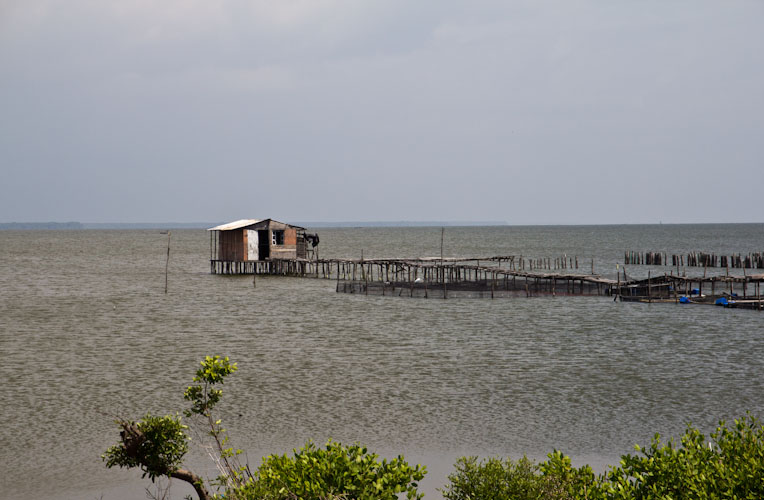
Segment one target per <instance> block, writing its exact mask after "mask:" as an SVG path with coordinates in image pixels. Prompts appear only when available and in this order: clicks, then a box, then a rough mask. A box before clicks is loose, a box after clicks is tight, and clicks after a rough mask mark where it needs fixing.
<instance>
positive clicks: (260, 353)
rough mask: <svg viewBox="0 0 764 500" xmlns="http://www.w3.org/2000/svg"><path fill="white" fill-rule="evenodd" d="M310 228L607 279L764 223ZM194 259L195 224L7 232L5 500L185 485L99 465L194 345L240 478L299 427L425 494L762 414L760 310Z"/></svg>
mask: <svg viewBox="0 0 764 500" xmlns="http://www.w3.org/2000/svg"><path fill="white" fill-rule="evenodd" d="M316 231H317V232H318V233H319V235H320V241H321V243H320V245H319V247H318V248H319V255H320V257H322V258H330V257H345V258H359V257H360V256H361V253H362V252H363V255H364V256H365V258H375V257H378V258H392V257H422V256H440V252H441V236H442V242H443V254H444V255H445V256H446V257H468V256H483V257H485V256H491V255H503V256H508V255H516V256H520V255H522V256H523V257H525V258H542V257H548V258H552V259H554V258H557V257H561V256H563V255H565V256H567V257H571V256H573V257H577V258H578V260H579V265H580V266H581V267H582V268H583V269H582V271H583V272H590V271H591V266H594V269H595V272H596V273H597V274H601V275H602V276H606V277H611V278H615V276H616V273H617V272H623V260H624V252H626V251H630V250H635V251H660V252H666V253H668V254H669V255H670V254H674V253H676V254H679V253H687V252H691V251H705V252H713V253H716V254H720V255H721V254H732V253H748V252H761V251H764V224H708V225H673V224H672V225H669V224H663V225H623V226H496V227H447V228H445V229H444V230H442V229H441V228H440V227H400V228H396V227H342V228H323V229H317V230H316ZM168 241H169V247H170V254H169V261H168V258H167V248H168ZM209 258H210V235H209V233H208V232H207V231H205V230H204V229H179V230H171V231H170V233H169V234H167V233H166V232H164V231H161V230H159V229H150V230H138V229H130V230H124V229H120V230H105V229H97V230H61V231H56V230H40V231H35V230H8V231H0V354H1V355H2V362H1V363H0V379H1V380H2V384H1V385H0V401H2V405H1V406H0V498H3V499H19V500H27V499H30V500H31V499H39V500H47V499H86V500H126V499H142V498H146V497H147V493H149V494H152V495H154V496H157V497H161V496H162V495H165V494H166V495H167V496H165V498H183V497H184V496H185V495H187V494H191V493H192V491H191V490H190V488H188V487H186V486H185V485H183V484H180V483H177V482H173V483H169V484H168V483H167V482H162V483H160V484H158V485H157V484H152V483H151V481H149V479H148V478H142V477H141V474H140V472H139V471H137V470H126V469H107V468H106V467H105V466H104V462H103V460H102V458H101V456H102V454H103V453H104V452H105V450H106V449H107V448H108V447H109V446H111V445H113V444H115V443H116V442H117V441H118V439H119V428H118V427H117V426H116V425H115V423H114V421H115V419H116V418H124V419H138V418H140V417H142V416H143V415H145V414H146V413H147V412H150V413H151V414H176V413H179V414H181V413H182V411H183V410H184V409H185V408H186V407H187V402H186V401H184V399H183V391H184V389H185V387H186V386H188V385H189V384H190V383H191V379H192V377H193V375H194V372H195V370H196V369H197V367H198V365H199V361H200V360H201V359H202V358H203V357H204V356H206V355H222V356H229V357H230V359H231V360H232V361H235V362H236V363H237V364H238V368H239V369H238V371H237V372H236V373H235V374H234V375H232V376H231V377H230V378H229V380H228V381H227V382H226V383H225V385H224V387H223V389H224V394H223V399H222V401H221V403H220V404H219V406H218V408H219V412H218V415H219V418H221V419H222V421H223V424H224V427H225V428H226V429H227V431H228V434H229V436H230V439H231V444H232V445H233V446H235V447H237V448H241V449H242V450H245V453H244V454H243V455H242V460H244V461H248V463H249V464H250V466H251V467H252V468H255V467H257V465H258V464H259V463H260V461H261V458H262V457H263V456H265V455H268V454H272V453H279V454H281V453H290V452H291V450H293V449H294V448H299V447H301V446H303V445H304V444H305V443H306V442H308V441H310V440H312V441H313V442H314V443H316V444H317V445H323V444H325V443H326V442H327V440H329V439H332V440H335V441H340V442H342V443H348V444H350V443H356V442H357V443H361V444H363V445H364V446H366V447H367V448H368V450H369V451H370V452H374V453H377V454H378V455H379V456H380V457H381V458H393V457H396V456H398V455H403V456H404V457H405V459H406V460H408V461H409V462H410V463H420V464H423V465H425V466H426V467H427V469H428V473H427V476H426V477H425V479H424V480H423V481H422V482H421V485H420V486H421V491H424V492H425V498H429V499H440V498H441V493H440V490H441V489H442V488H443V487H444V486H445V485H446V484H447V481H448V479H447V476H448V474H449V473H451V472H452V471H453V465H454V462H455V461H456V459H457V458H458V457H460V456H465V455H475V456H479V457H510V458H513V459H517V458H520V457H522V456H523V455H526V456H528V457H529V458H531V459H533V460H543V459H544V458H545V456H546V455H547V454H548V453H550V452H552V451H553V450H555V449H556V450H561V451H563V452H564V453H566V454H568V455H570V456H571V457H572V459H573V463H574V464H575V465H583V464H590V465H592V466H593V467H594V468H595V470H597V471H599V472H602V471H605V470H607V468H608V467H609V466H610V465H613V464H617V463H618V461H619V459H620V457H621V455H623V454H626V453H635V451H634V446H635V445H636V444H640V445H645V444H649V443H650V440H651V439H652V438H653V436H654V435H655V434H656V433H659V434H660V435H661V436H662V439H670V438H672V437H673V438H676V439H678V438H679V437H680V436H681V434H682V433H683V431H684V430H685V428H686V426H687V425H688V424H692V425H693V426H695V427H697V428H699V429H700V430H701V431H703V432H704V433H708V432H710V431H712V430H713V429H714V428H715V426H716V425H717V424H718V423H719V421H720V420H726V421H731V420H732V419H735V418H739V417H742V416H745V415H746V413H747V412H750V413H751V414H752V415H754V416H758V417H764V313H762V312H758V311H751V310H737V309H725V308H721V307H707V306H697V305H696V306H693V305H677V304H673V303H672V304H658V303H653V304H641V303H626V302H624V303H621V302H614V301H613V299H612V298H611V297H606V296H602V297H571V296H557V297H530V298H527V297H514V298H503V299H494V300H491V299H466V298H465V299H449V300H442V299H440V300H433V299H424V298H407V297H390V296H385V297H382V296H364V295H348V294H341V293H336V292H335V286H336V282H334V281H332V280H322V279H308V278H289V277H264V276H260V277H258V278H257V280H256V282H254V283H253V279H252V276H220V275H212V274H210V272H209V269H210V266H209ZM626 267H627V271H626V272H627V273H628V275H629V277H639V276H646V275H647V273H648V271H651V272H652V273H653V275H657V274H663V273H664V272H669V271H673V272H676V271H677V270H676V268H670V267H666V266H653V267H648V266H626ZM166 269H167V274H165V270H166ZM680 272H687V273H688V274H693V273H695V274H702V272H703V270H702V269H697V268H682V269H680ZM707 272H708V273H709V274H710V273H726V272H727V271H726V270H722V269H715V270H711V269H709V270H707ZM731 272H733V273H741V272H742V271H741V270H731ZM748 272H761V271H760V270H755V271H750V270H749V271H748ZM165 279H167V281H166V283H167V293H165ZM184 421H186V422H187V423H188V424H189V426H190V430H189V433H190V435H191V436H192V441H191V446H190V452H189V455H188V456H187V459H186V466H187V467H188V468H190V469H192V470H195V471H197V472H198V473H200V474H202V475H204V476H206V477H214V476H215V475H216V469H215V465H214V462H213V461H212V460H211V458H210V457H209V455H208V449H207V448H206V444H207V440H206V438H205V436H204V433H203V427H201V426H199V425H198V424H199V423H198V422H196V421H193V420H190V419H185V420H184ZM168 488H169V491H168ZM147 490H148V491H147Z"/></svg>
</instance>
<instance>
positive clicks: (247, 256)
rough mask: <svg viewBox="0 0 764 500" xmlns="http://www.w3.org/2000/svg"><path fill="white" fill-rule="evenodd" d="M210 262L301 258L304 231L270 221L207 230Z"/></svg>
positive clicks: (303, 255)
mask: <svg viewBox="0 0 764 500" xmlns="http://www.w3.org/2000/svg"><path fill="white" fill-rule="evenodd" d="M208 231H209V232H210V261H212V262H214V261H220V262H252V261H263V260H273V259H304V258H306V255H307V247H306V245H305V228H304V227H300V226H293V225H291V224H285V223H283V222H279V221H276V220H273V219H263V220H260V219H241V220H237V221H234V222H229V223H227V224H222V225H220V226H215V227H212V228H210V229H208Z"/></svg>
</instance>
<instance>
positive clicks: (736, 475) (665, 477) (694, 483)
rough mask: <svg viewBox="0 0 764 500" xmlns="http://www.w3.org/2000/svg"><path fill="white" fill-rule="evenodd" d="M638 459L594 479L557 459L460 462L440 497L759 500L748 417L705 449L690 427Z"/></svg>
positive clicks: (759, 477) (763, 448) (757, 431)
mask: <svg viewBox="0 0 764 500" xmlns="http://www.w3.org/2000/svg"><path fill="white" fill-rule="evenodd" d="M637 451H639V452H640V453H641V455H624V456H623V457H622V458H621V461H620V464H619V466H615V467H612V468H611V469H610V470H609V471H608V472H607V473H606V474H603V475H600V476H597V475H595V474H594V471H592V469H591V467H589V466H588V465H586V466H583V467H581V468H575V467H573V466H572V465H571V460H570V458H569V457H567V456H565V455H563V454H562V453H561V452H559V451H554V452H552V453H550V454H549V455H548V460H547V461H545V462H542V463H541V464H539V465H538V466H536V465H534V464H533V463H531V462H529V461H528V460H527V459H526V458H522V459H520V460H519V461H517V462H512V461H511V460H506V461H502V460H501V459H489V460H487V461H483V462H480V463H477V459H475V458H474V457H470V458H461V459H459V461H457V463H456V472H454V473H453V474H451V475H450V476H449V477H448V479H449V481H450V484H449V485H448V486H447V487H446V489H445V490H444V494H443V496H444V497H445V498H446V499H447V500H510V499H512V500H530V499H534V500H535V499H541V498H544V499H559V500H562V499H586V500H626V499H629V500H632V499H637V500H658V499H661V500H663V499H671V500H683V499H687V500H690V499H720V500H721V499H740V500H742V499H750V500H753V499H762V498H764V426H762V425H760V424H759V423H758V421H757V420H756V419H755V418H754V417H752V416H750V415H748V416H746V417H744V418H742V419H740V420H735V425H734V426H732V427H728V426H727V425H726V424H725V423H724V422H720V423H719V426H718V427H717V429H716V431H714V432H713V433H711V436H710V441H709V440H707V439H706V438H705V437H704V436H703V434H701V433H700V432H699V431H698V430H697V429H695V428H693V427H692V426H688V427H687V431H686V432H685V433H684V435H683V436H682V438H681V446H678V447H677V446H674V443H673V441H669V442H668V443H666V444H664V443H662V442H661V439H660V436H658V435H656V436H655V438H654V439H653V440H652V443H651V445H650V447H649V448H647V449H641V448H640V447H639V446H637Z"/></svg>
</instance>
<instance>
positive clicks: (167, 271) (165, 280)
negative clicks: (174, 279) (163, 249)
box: [164, 231, 171, 295]
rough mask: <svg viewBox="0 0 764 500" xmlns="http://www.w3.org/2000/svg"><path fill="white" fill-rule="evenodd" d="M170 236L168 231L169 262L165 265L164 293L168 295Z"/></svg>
mask: <svg viewBox="0 0 764 500" xmlns="http://www.w3.org/2000/svg"><path fill="white" fill-rule="evenodd" d="M170 235H171V232H170V231H167V260H166V261H165V263H164V293H165V295H166V294H167V277H168V274H169V268H170Z"/></svg>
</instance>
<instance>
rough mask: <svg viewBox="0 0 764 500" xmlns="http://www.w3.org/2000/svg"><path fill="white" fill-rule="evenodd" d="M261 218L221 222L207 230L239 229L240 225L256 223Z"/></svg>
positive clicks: (245, 225)
mask: <svg viewBox="0 0 764 500" xmlns="http://www.w3.org/2000/svg"><path fill="white" fill-rule="evenodd" d="M261 220H262V219H240V220H237V221H233V222H229V223H228V224H221V225H219V226H215V227H211V228H209V229H208V230H207V231H230V230H232V229H239V228H240V227H247V226H251V225H252V224H257V223H258V222H260V221H261Z"/></svg>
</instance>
